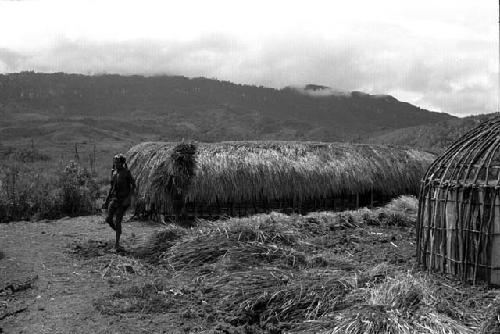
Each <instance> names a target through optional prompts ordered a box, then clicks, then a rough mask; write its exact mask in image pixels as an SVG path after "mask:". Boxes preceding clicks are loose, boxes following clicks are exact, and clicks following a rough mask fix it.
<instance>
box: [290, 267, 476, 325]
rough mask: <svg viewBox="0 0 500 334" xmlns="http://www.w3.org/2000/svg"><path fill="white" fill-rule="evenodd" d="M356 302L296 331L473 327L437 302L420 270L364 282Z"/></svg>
mask: <svg viewBox="0 0 500 334" xmlns="http://www.w3.org/2000/svg"><path fill="white" fill-rule="evenodd" d="M364 290H365V295H364V296H365V298H364V300H359V301H358V303H357V304H356V305H352V306H351V307H348V308H345V309H343V310H341V311H339V312H334V313H331V314H328V315H327V316H326V317H323V319H321V318H319V319H316V321H315V322H310V323H307V322H305V323H302V324H301V325H299V326H297V328H296V331H294V332H297V333H299V332H300V333H322V334H327V333H328V334H341V333H342V334H344V333H346V334H371V333H373V334H377V333H391V334H411V333H426V334H455V333H456V334H466V333H473V331H472V330H471V329H470V328H468V327H466V326H464V325H463V324H462V323H460V322H459V321H457V320H454V319H452V318H450V317H449V316H448V315H446V314H445V313H443V312H442V311H438V310H437V308H436V305H437V304H438V298H440V297H441V298H442V297H443V296H440V295H439V294H438V293H437V291H436V289H435V286H434V285H433V284H432V282H431V281H429V280H428V279H426V278H424V277H422V276H421V275H419V274H409V273H407V274H402V273H398V274H396V275H394V276H389V277H387V278H385V279H384V280H383V281H382V282H381V283H379V284H375V285H368V286H365V288H364Z"/></svg>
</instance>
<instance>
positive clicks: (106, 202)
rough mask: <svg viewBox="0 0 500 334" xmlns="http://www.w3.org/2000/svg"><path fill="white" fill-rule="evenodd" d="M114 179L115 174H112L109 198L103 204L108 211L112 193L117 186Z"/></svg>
mask: <svg viewBox="0 0 500 334" xmlns="http://www.w3.org/2000/svg"><path fill="white" fill-rule="evenodd" d="M113 179H114V173H111V182H110V187H109V191H108V196H106V200H104V203H103V204H102V208H103V209H107V208H108V206H109V202H110V201H111V193H112V192H113V188H114V186H115V183H114V182H113Z"/></svg>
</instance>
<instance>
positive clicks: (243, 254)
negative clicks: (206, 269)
mask: <svg viewBox="0 0 500 334" xmlns="http://www.w3.org/2000/svg"><path fill="white" fill-rule="evenodd" d="M275 216H278V217H279V215H271V216H268V217H266V216H265V215H261V216H257V217H253V218H245V219H234V220H229V221H227V222H209V221H204V222H203V224H202V225H200V226H198V227H197V228H195V229H192V230H191V231H190V233H189V234H188V235H186V236H185V237H184V238H183V239H182V240H179V241H178V242H176V244H175V245H174V246H172V247H170V248H169V249H168V251H166V252H165V253H164V254H163V255H162V256H161V258H162V262H163V263H164V264H166V265H168V266H169V267H170V268H173V269H174V270H186V269H193V268H197V267H201V266H205V265H207V264H214V263H220V265H227V266H229V267H232V268H238V267H241V266H252V265H254V266H255V265H259V264H261V263H266V264H273V263H274V264H278V263H279V264H280V265H283V266H299V265H302V264H304V263H305V255H304V254H303V252H301V251H300V250H297V249H296V247H295V246H297V242H298V236H299V233H298V232H297V231H296V230H291V229H290V228H287V227H286V226H285V225H284V224H283V222H280V221H279V220H275V219H274V218H275Z"/></svg>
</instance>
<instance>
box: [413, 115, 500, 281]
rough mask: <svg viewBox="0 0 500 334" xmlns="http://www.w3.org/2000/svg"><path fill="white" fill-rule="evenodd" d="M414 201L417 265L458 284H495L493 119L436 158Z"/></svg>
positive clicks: (498, 153)
mask: <svg viewBox="0 0 500 334" xmlns="http://www.w3.org/2000/svg"><path fill="white" fill-rule="evenodd" d="M419 199H420V201H419V210H418V217H417V258H418V261H419V263H420V264H421V265H423V266H424V267H425V268H427V269H428V270H429V271H439V272H443V273H448V274H453V275H456V276H458V277H459V278H461V279H462V280H464V281H470V282H473V283H475V282H476V281H484V282H488V283H491V284H500V117H499V116H497V117H495V118H492V119H490V120H488V121H486V122H483V123H481V124H480V125H478V126H477V127H476V128H474V129H472V130H470V131H469V132H468V133H466V134H465V135H464V136H463V137H461V138H460V139H459V140H457V141H456V142H455V143H453V144H452V146H451V147H450V148H448V149H447V150H446V152H445V153H444V154H443V155H441V156H440V157H438V158H437V159H436V161H435V162H434V163H433V164H432V165H431V166H430V167H429V169H428V170H427V172H426V174H425V176H424V178H423V183H422V187H421V190H420V196H419Z"/></svg>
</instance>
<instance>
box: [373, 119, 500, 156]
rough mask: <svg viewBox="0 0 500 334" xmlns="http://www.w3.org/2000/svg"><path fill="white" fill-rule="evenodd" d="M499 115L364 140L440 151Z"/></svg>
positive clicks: (414, 127) (411, 129)
mask: <svg viewBox="0 0 500 334" xmlns="http://www.w3.org/2000/svg"><path fill="white" fill-rule="evenodd" d="M498 116H500V114H499V113H492V114H484V115H477V116H469V117H464V118H455V119H450V120H446V121H441V122H438V123H435V124H426V125H419V126H413V127H408V128H402V129H397V130H392V131H386V132H383V133H379V134H374V135H372V136H371V137H370V138H369V139H368V140H366V142H368V143H372V144H389V145H396V146H408V147H414V148H419V149H422V150H426V151H429V152H433V153H441V152H443V151H444V150H445V149H446V148H447V147H448V146H450V145H451V144H452V143H453V142H454V141H455V140H457V139H458V138H460V137H461V136H463V135H464V134H465V133H466V132H467V131H469V130H470V129H472V128H474V127H476V126H477V125H479V124H480V123H481V122H483V121H486V120H488V119H491V118H492V117H498Z"/></svg>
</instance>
